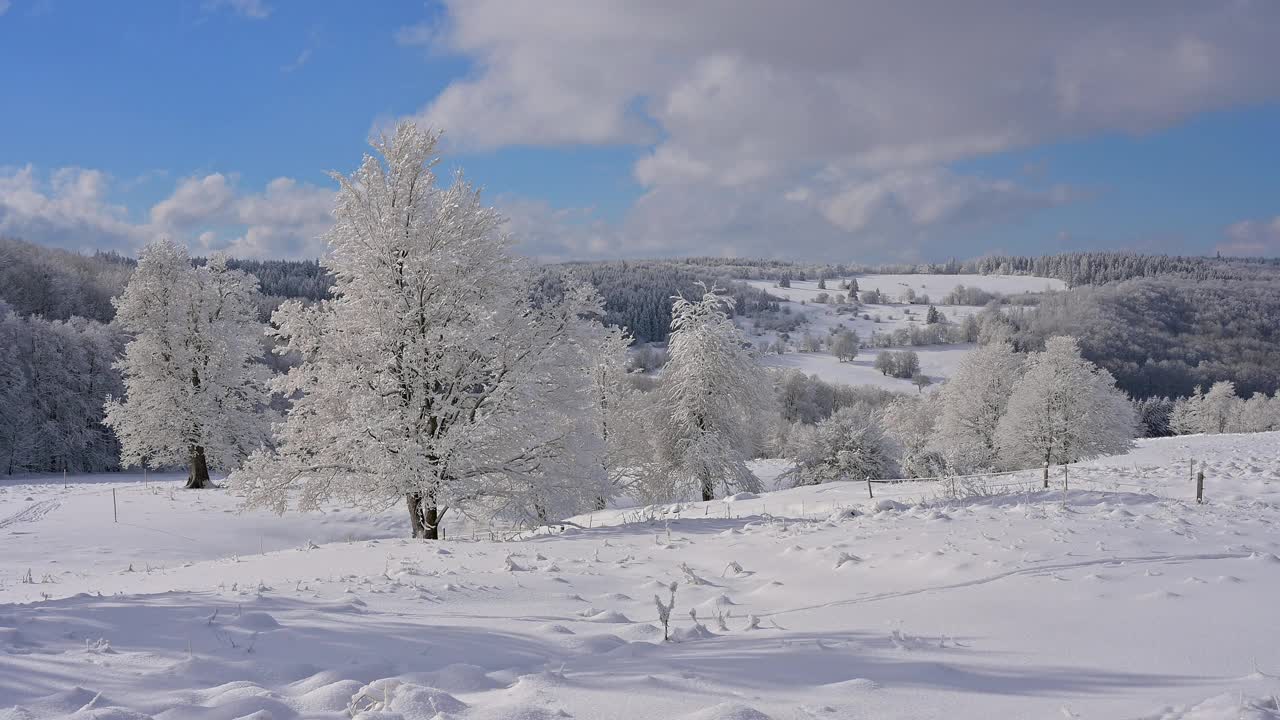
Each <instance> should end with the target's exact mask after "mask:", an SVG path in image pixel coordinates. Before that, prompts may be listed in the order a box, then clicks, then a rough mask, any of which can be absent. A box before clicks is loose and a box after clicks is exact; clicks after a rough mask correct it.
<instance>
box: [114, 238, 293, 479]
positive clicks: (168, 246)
mask: <svg viewBox="0 0 1280 720" xmlns="http://www.w3.org/2000/svg"><path fill="white" fill-rule="evenodd" d="M258 297H259V295H258V281H257V280H256V279H255V278H254V277H253V276H252V275H249V274H248V273H246V272H243V271H240V270H231V269H229V268H228V267H227V261H226V258H225V257H222V256H215V257H214V258H212V259H211V260H210V261H209V262H208V263H207V264H206V265H203V266H201V267H192V265H191V258H190V257H189V256H188V255H187V251H186V248H184V247H182V246H180V245H178V244H177V243H174V242H172V241H170V240H156V241H155V242H152V243H150V244H149V245H147V247H146V248H145V249H144V250H143V251H142V254H141V255H140V256H139V258H138V269H137V270H136V271H135V272H134V273H133V275H132V276H131V277H130V279H129V284H128V285H127V286H125V289H124V293H123V294H122V295H121V296H120V297H119V298H117V299H115V300H114V301H113V302H114V304H115V306H116V319H117V320H119V322H120V323H121V324H122V325H123V326H124V327H125V329H127V330H128V331H129V332H131V333H133V340H131V341H130V342H129V344H128V345H126V346H125V350H124V357H123V358H121V359H120V361H119V363H118V364H117V367H118V368H119V369H120V372H121V374H122V375H123V376H124V385H125V397H124V400H123V401H121V400H113V399H108V400H107V405H106V418H105V419H104V420H103V422H104V423H106V425H107V426H108V427H110V428H111V429H112V430H113V431H115V434H116V437H118V438H119V439H120V460H121V462H122V463H123V464H125V465H135V464H138V463H142V462H144V461H145V462H146V463H147V464H148V465H151V466H168V465H186V466H187V467H188V468H189V469H190V471H189V474H188V478H187V487H189V488H202V487H207V486H208V485H209V469H210V468H213V469H223V470H229V469H232V468H234V467H236V466H237V465H238V464H239V463H240V461H241V460H243V459H244V457H245V456H247V455H248V454H249V452H251V451H253V450H255V449H257V448H258V447H260V446H262V445H264V444H265V443H266V442H267V438H268V434H267V430H268V425H269V419H268V417H267V416H266V414H265V413H264V408H265V406H266V405H267V402H268V401H269V399H270V395H269V392H268V391H267V375H268V370H267V369H266V367H265V366H264V365H262V364H259V363H256V362H254V358H255V357H256V356H258V355H259V354H260V349H259V345H258V338H259V337H260V336H261V334H262V324H261V323H259V322H258V320H257V301H258Z"/></svg>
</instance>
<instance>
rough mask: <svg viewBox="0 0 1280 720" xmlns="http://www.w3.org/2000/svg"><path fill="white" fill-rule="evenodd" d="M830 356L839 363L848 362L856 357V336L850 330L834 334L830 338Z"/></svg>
mask: <svg viewBox="0 0 1280 720" xmlns="http://www.w3.org/2000/svg"><path fill="white" fill-rule="evenodd" d="M831 354H832V355H835V356H836V359H837V360H839V361H840V362H849V361H850V360H853V359H854V358H856V357H857V356H858V335H857V333H855V332H853V331H852V330H846V331H844V332H840V333H836V334H835V336H834V337H832V338H831Z"/></svg>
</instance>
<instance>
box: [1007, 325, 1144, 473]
mask: <svg viewBox="0 0 1280 720" xmlns="http://www.w3.org/2000/svg"><path fill="white" fill-rule="evenodd" d="M1136 430H1137V417H1136V415H1135V412H1134V409H1133V404H1132V403H1130V402H1129V399H1128V398H1127V397H1126V396H1125V395H1124V394H1123V393H1122V392H1120V391H1119V390H1117V389H1116V387H1115V379H1114V378H1112V377H1111V373H1109V372H1107V371H1106V370H1103V369H1101V368H1099V367H1098V366H1096V365H1094V364H1093V363H1091V362H1089V361H1088V360H1085V359H1084V358H1082V357H1080V349H1079V346H1078V345H1077V344H1076V340H1075V338H1071V337H1055V338H1051V339H1050V340H1049V341H1048V342H1047V343H1046V344H1045V350H1044V352H1039V353H1035V354H1033V355H1032V356H1031V357H1030V358H1029V359H1028V360H1027V368H1026V371H1025V372H1024V373H1023V374H1022V377H1020V378H1018V381H1017V382H1016V383H1015V384H1014V386H1013V394H1012V395H1011V396H1010V397H1009V404H1008V407H1007V408H1006V410H1005V413H1004V416H1003V417H1002V418H1000V423H999V425H997V426H996V443H997V445H998V447H999V450H1000V457H1001V458H1002V459H1003V461H1004V463H1005V464H1006V465H1007V466H1009V467H1011V468H1026V467H1039V466H1041V465H1043V464H1045V463H1052V464H1065V463H1073V462H1079V461H1080V460H1086V459H1089V458H1092V457H1097V456H1099V455H1111V454H1115V453H1120V452H1124V451H1125V450H1128V449H1129V448H1130V447H1132V446H1133V437H1134V435H1135V433H1136Z"/></svg>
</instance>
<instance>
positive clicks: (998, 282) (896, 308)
mask: <svg viewBox="0 0 1280 720" xmlns="http://www.w3.org/2000/svg"><path fill="white" fill-rule="evenodd" d="M857 280H858V288H859V290H860V291H865V290H879V291H880V293H881V294H882V295H884V296H886V297H885V299H886V300H887V301H888V302H884V303H878V304H869V305H862V306H861V307H860V308H859V310H858V312H857V313H856V314H850V313H844V314H841V313H837V312H836V306H835V305H831V304H821V303H815V302H814V299H815V298H816V297H817V296H818V294H819V293H823V292H825V293H827V295H829V296H831V297H833V298H834V296H835V295H836V294H837V293H841V292H845V291H842V290H840V289H839V284H840V279H839V278H833V279H830V280H828V281H827V283H826V284H827V289H826V290H819V289H818V282H817V281H816V280H809V281H799V280H793V281H792V282H791V287H789V288H781V287H776V286H775V283H774V282H773V281H769V280H750V281H747V282H748V284H750V285H752V286H754V287H757V288H760V289H762V290H765V291H767V292H769V293H770V294H772V295H774V296H776V297H779V298H783V299H784V300H785V302H784V303H783V304H784V306H785V307H787V308H789V309H790V310H791V312H793V313H798V314H803V315H804V316H805V317H806V318H807V320H808V322H807V323H806V324H805V325H804V326H802V327H801V328H800V329H798V330H797V331H796V332H793V333H791V335H792V341H793V343H794V342H795V341H797V340H798V339H799V338H800V337H802V336H803V335H804V334H805V333H806V332H808V333H811V334H813V335H815V336H819V337H826V336H827V335H828V333H829V332H830V331H831V329H832V328H835V327H836V326H837V325H842V326H844V327H845V328H848V329H851V330H853V331H854V332H856V333H858V337H860V338H861V339H862V340H863V342H866V341H867V339H868V338H870V337H871V333H873V332H876V331H879V332H882V333H892V332H893V331H894V330H897V329H899V328H909V327H911V326H919V325H923V324H924V321H925V312H926V311H927V309H928V305H927V304H916V305H908V304H906V303H905V302H902V298H903V296H904V294H905V293H906V291H907V289H908V288H910V289H911V290H912V291H913V292H915V294H916V296H917V298H919V297H923V296H925V295H927V296H929V299H930V300H932V301H933V302H934V304H935V305H937V308H938V310H939V311H940V312H942V313H943V315H945V316H946V318H947V320H948V321H949V322H952V323H959V322H962V321H963V320H964V319H965V318H966V317H968V316H969V315H974V314H976V313H978V312H981V311H982V308H981V307H977V306H971V305H941V304H938V303H940V302H941V301H942V298H943V297H944V296H945V295H947V294H948V293H950V292H951V291H952V290H954V289H955V288H956V287H957V286H958V285H964V286H966V287H971V288H979V289H982V290H986V291H988V292H993V293H1000V294H1003V295H1016V294H1022V293H1038V292H1045V291H1049V290H1062V289H1064V288H1065V287H1066V284H1065V283H1063V282H1062V281H1061V280H1055V279H1052V278H1042V277H1034V276H1028V275H858V276H857ZM846 294H847V293H846ZM802 301H804V302H802ZM863 314H866V315H869V316H871V318H873V319H870V320H867V319H863V317H862V315H863ZM876 317H879V322H876V321H875V319H874V318H876ZM745 324H746V329H747V331H748V334H749V335H752V339H753V341H754V342H756V343H757V344H759V345H761V346H765V345H767V344H768V343H771V342H773V340H774V338H776V337H777V335H776V333H773V332H761V333H758V334H755V333H754V332H753V330H752V326H751V323H750V321H747V322H746V323H745ZM907 349H910V350H913V351H914V352H915V353H916V354H917V355H919V356H920V371H921V372H922V373H923V374H925V375H927V376H928V377H929V378H930V379H931V380H933V381H934V382H935V383H937V382H940V381H942V380H946V379H947V378H949V377H951V375H952V374H953V373H954V372H955V369H956V367H957V365H958V363H959V361H960V359H961V358H963V357H964V355H965V354H966V353H967V352H968V351H969V350H972V349H973V345H971V344H967V343H961V344H955V345H931V346H921V347H910V348H907ZM879 354H880V350H879V349H876V348H863V349H862V351H861V352H860V353H859V355H858V357H857V358H856V359H855V360H854V361H853V362H848V363H841V362H839V361H838V360H836V358H835V356H834V355H832V354H831V353H829V352H827V351H825V350H824V351H822V352H817V353H799V352H795V353H790V352H789V353H787V354H786V355H781V356H779V355H775V354H773V353H765V354H764V355H763V357H762V359H761V362H763V363H764V364H765V365H767V366H769V367H778V368H794V369H797V370H801V371H803V372H805V373H808V374H810V375H817V376H818V377H820V378H822V379H823V380H826V381H828V382H836V383H843V384H846V385H874V386H877V387H883V388H885V389H888V390H897V391H902V392H914V391H915V387H914V386H913V385H912V384H911V381H910V380H904V379H899V378H893V377H887V376H885V375H883V374H881V373H880V371H878V370H876V369H875V367H874V364H875V359H876V356H877V355H879Z"/></svg>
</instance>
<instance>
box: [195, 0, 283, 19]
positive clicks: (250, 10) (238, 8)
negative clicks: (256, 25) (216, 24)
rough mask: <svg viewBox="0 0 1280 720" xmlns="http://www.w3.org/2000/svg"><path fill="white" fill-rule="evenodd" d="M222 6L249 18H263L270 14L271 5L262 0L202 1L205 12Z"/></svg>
mask: <svg viewBox="0 0 1280 720" xmlns="http://www.w3.org/2000/svg"><path fill="white" fill-rule="evenodd" d="M224 7H225V8H228V9H230V10H231V12H233V13H235V14H236V15H239V16H241V17H246V18H249V19H250V20H265V19H266V18H268V17H270V16H271V7H270V6H269V5H267V4H266V3H264V2H262V0H205V3H204V9H205V11H206V12H210V11H214V10H219V9H221V8H224Z"/></svg>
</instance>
